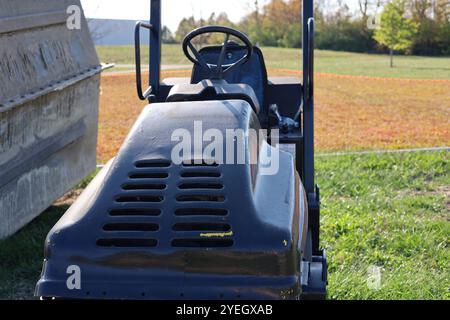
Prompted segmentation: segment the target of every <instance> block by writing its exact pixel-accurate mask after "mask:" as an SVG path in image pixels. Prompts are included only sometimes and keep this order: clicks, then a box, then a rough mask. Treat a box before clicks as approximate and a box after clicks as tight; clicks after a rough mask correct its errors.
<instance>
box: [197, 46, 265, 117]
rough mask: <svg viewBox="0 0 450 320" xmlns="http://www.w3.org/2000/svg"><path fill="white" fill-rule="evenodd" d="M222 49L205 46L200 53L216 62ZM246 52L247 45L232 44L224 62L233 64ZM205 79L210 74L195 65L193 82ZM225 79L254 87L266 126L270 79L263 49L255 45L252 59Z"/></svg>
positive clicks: (210, 61) (208, 61) (213, 62)
mask: <svg viewBox="0 0 450 320" xmlns="http://www.w3.org/2000/svg"><path fill="white" fill-rule="evenodd" d="M221 49H222V46H212V47H205V48H203V49H201V50H200V54H201V55H202V56H203V57H204V59H205V60H206V62H207V63H211V64H216V63H217V61H218V60H219V55H220V51H221ZM246 52H247V51H246V49H245V47H242V46H239V45H230V46H229V47H228V51H227V55H226V57H225V61H224V64H231V63H234V62H236V61H238V60H239V59H240V58H242V57H243V56H244V55H245V53H246ZM205 79H208V74H206V73H205V72H204V71H203V70H202V69H201V68H200V67H199V66H197V65H194V68H193V70H192V77H191V83H193V84H195V83H199V82H200V81H202V80H205ZM224 80H226V81H227V82H228V83H236V84H240V83H242V84H247V85H249V86H250V87H252V88H253V90H254V91H255V94H256V97H257V98H258V102H259V105H260V107H261V112H260V114H259V115H258V118H259V120H260V122H261V124H262V125H263V126H264V124H265V123H266V122H267V119H268V113H269V107H268V105H267V87H268V80H267V70H266V65H265V63H264V57H263V54H262V52H261V50H260V49H259V48H258V47H254V51H253V55H252V57H251V58H250V60H249V61H248V62H247V63H245V64H243V65H242V66H240V67H239V68H237V69H235V70H233V71H232V72H230V73H228V74H227V75H226V76H225V79H224Z"/></svg>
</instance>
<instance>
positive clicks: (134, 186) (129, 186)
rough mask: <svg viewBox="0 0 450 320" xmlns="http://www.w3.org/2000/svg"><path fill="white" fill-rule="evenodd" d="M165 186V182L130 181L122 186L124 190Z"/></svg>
mask: <svg viewBox="0 0 450 320" xmlns="http://www.w3.org/2000/svg"><path fill="white" fill-rule="evenodd" d="M165 188H166V185H165V184H143V183H129V184H125V185H123V186H122V189H123V190H164V189H165Z"/></svg>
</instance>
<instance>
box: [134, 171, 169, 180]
mask: <svg viewBox="0 0 450 320" xmlns="http://www.w3.org/2000/svg"><path fill="white" fill-rule="evenodd" d="M129 177H130V179H166V178H168V177H169V174H168V173H167V172H131V173H130V175H129Z"/></svg>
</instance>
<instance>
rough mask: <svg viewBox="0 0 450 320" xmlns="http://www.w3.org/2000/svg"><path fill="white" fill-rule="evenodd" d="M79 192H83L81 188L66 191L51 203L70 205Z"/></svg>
mask: <svg viewBox="0 0 450 320" xmlns="http://www.w3.org/2000/svg"><path fill="white" fill-rule="evenodd" d="M81 192H83V189H74V190H71V191H69V192H67V193H66V194H65V195H63V196H62V197H61V198H59V199H58V200H56V201H55V203H53V206H55V207H58V206H64V205H67V206H71V205H72V204H73V203H74V202H75V200H76V199H77V198H78V197H79V196H80V194H81Z"/></svg>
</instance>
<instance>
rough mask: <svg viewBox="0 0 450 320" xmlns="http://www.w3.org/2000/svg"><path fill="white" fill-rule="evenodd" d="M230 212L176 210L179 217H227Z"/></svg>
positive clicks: (201, 209) (221, 210)
mask: <svg viewBox="0 0 450 320" xmlns="http://www.w3.org/2000/svg"><path fill="white" fill-rule="evenodd" d="M227 214H228V210H225V209H215V208H181V209H177V210H175V215H177V216H226V215H227Z"/></svg>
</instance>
